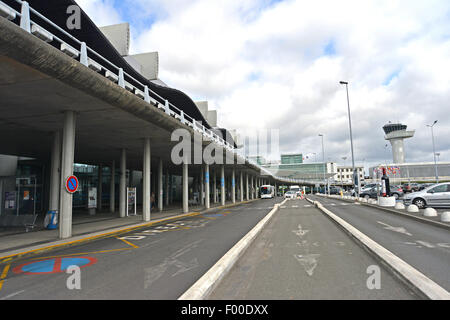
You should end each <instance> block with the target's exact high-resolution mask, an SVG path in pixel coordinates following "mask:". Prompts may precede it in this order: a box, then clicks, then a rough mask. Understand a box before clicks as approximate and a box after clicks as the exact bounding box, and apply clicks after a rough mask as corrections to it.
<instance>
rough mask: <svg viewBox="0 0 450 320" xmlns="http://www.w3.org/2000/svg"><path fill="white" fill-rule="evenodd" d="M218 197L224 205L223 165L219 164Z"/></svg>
mask: <svg viewBox="0 0 450 320" xmlns="http://www.w3.org/2000/svg"><path fill="white" fill-rule="evenodd" d="M220 188H221V189H220V199H221V203H222V205H223V206H224V205H225V166H224V165H223V164H222V165H220Z"/></svg>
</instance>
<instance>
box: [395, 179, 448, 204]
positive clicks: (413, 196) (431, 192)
mask: <svg viewBox="0 0 450 320" xmlns="http://www.w3.org/2000/svg"><path fill="white" fill-rule="evenodd" d="M403 202H404V203H405V205H410V204H415V205H416V206H418V207H419V208H420V209H423V208H425V207H450V183H448V182H447V183H438V184H434V185H432V186H429V187H428V188H425V189H423V190H421V191H417V192H413V193H409V194H407V195H405V197H404V198H403Z"/></svg>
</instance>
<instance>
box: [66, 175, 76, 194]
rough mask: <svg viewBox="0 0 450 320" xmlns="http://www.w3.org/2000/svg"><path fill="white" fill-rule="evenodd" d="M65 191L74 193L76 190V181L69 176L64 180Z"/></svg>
mask: <svg viewBox="0 0 450 320" xmlns="http://www.w3.org/2000/svg"><path fill="white" fill-rule="evenodd" d="M66 190H67V192H69V193H75V192H77V190H78V179H77V177H75V176H70V177H68V178H67V179H66Z"/></svg>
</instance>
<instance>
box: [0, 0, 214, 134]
mask: <svg viewBox="0 0 450 320" xmlns="http://www.w3.org/2000/svg"><path fill="white" fill-rule="evenodd" d="M4 2H6V3H7V4H8V5H9V6H11V7H13V8H15V9H16V10H17V11H19V12H20V6H19V5H18V3H17V2H15V1H14V0H4ZM28 3H29V4H30V6H31V7H32V8H33V9H35V10H36V11H38V12H39V13H41V14H42V15H43V16H45V17H46V18H47V19H49V20H51V21H52V22H53V23H54V24H56V25H58V26H59V27H60V28H62V29H63V30H65V31H66V32H68V33H69V34H71V35H72V36H73V37H75V38H76V39H78V40H80V41H84V42H86V45H87V46H88V47H90V48H91V49H93V50H94V51H96V52H97V53H98V54H100V55H102V56H103V57H104V58H106V59H107V60H109V61H110V62H111V63H113V64H115V65H116V66H118V67H120V68H122V69H123V70H124V72H126V73H128V74H129V75H130V76H132V77H133V78H135V79H136V80H138V81H139V82H141V83H142V84H144V85H147V86H148V87H149V89H150V90H152V91H154V92H156V93H157V94H158V95H160V96H161V97H163V98H164V99H167V100H169V101H170V102H171V103H172V104H173V105H175V106H176V107H177V108H179V109H181V110H183V112H184V113H185V114H187V115H189V116H191V117H192V118H194V119H196V120H197V121H201V122H202V123H203V125H204V126H205V127H207V128H208V129H210V128H211V127H210V125H209V123H208V122H207V121H206V119H205V118H204V117H203V115H202V114H201V112H200V111H199V109H198V108H197V106H196V104H195V103H194V102H193V101H192V100H191V98H189V96H187V95H186V94H185V93H183V92H181V91H180V90H177V89H173V88H168V87H164V86H160V85H157V84H155V83H153V82H151V81H149V80H147V79H146V78H145V77H143V76H142V75H141V74H140V73H138V72H137V71H136V70H134V68H133V67H131V66H130V65H129V64H128V63H127V62H126V61H125V59H124V58H123V57H122V56H121V55H120V53H119V52H118V51H117V50H116V49H115V48H114V46H113V45H112V44H111V43H110V42H109V40H108V39H107V38H106V37H105V36H104V34H103V33H102V32H101V31H100V29H99V28H98V27H97V26H96V25H95V24H94V23H93V22H92V20H91V19H90V18H89V16H88V15H87V14H86V13H85V12H84V11H83V10H81V29H79V30H77V29H74V30H70V29H68V28H67V19H68V18H69V16H70V14H67V13H66V11H67V8H68V7H69V6H71V5H77V3H76V2H75V1H74V0H45V1H42V0H28ZM31 19H32V20H33V21H36V22H37V23H38V24H40V25H41V26H43V27H44V28H47V26H48V24H47V23H45V22H42V20H40V19H39V18H38V17H36V16H34V15H32V16H31ZM41 22H42V23H41ZM49 31H51V32H52V33H53V34H55V35H56V36H58V37H59V38H61V39H63V40H64V41H66V42H67V43H68V44H70V45H71V46H73V47H74V48H77V49H79V48H78V47H79V45H78V44H77V43H76V42H74V41H73V40H71V39H70V38H69V37H67V36H65V35H64V34H62V33H61V32H59V31H57V30H56V29H49ZM94 58H95V57H94ZM94 60H97V59H94ZM98 62H102V61H98Z"/></svg>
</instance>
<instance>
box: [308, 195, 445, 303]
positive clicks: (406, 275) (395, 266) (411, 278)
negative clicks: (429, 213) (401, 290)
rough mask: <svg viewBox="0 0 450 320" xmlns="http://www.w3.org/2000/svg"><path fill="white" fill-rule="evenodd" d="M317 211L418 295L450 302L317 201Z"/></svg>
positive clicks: (420, 275) (421, 276)
mask: <svg viewBox="0 0 450 320" xmlns="http://www.w3.org/2000/svg"><path fill="white" fill-rule="evenodd" d="M307 200H308V201H309V202H310V203H313V204H314V205H315V206H316V207H317V208H318V209H319V210H321V211H322V212H324V213H325V214H326V215H327V216H328V217H329V218H330V219H332V220H334V221H335V222H336V223H337V224H338V225H339V226H340V227H341V228H342V229H344V231H345V232H347V233H348V234H349V235H350V236H351V237H353V238H354V239H355V240H356V241H357V242H358V243H360V244H361V245H362V246H363V247H364V248H366V249H367V250H368V251H369V252H370V253H372V254H373V255H374V256H375V257H377V258H378V259H379V260H381V262H382V263H383V264H385V265H386V266H387V267H388V268H389V269H390V270H391V271H392V272H393V273H394V274H395V275H396V276H397V277H398V278H399V279H400V280H402V281H403V282H404V283H406V285H408V286H409V287H410V288H411V289H413V290H414V291H415V292H416V293H418V294H419V295H421V296H423V297H426V298H428V299H431V300H450V293H449V292H448V291H447V290H445V289H444V288H442V287H441V286H439V285H438V284H437V283H435V282H434V281H433V280H431V279H429V278H428V277H427V276H425V275H424V274H423V273H421V272H420V271H418V270H417V269H415V268H413V267H412V266H411V265H409V264H408V263H406V262H405V261H403V260H402V259H400V258H399V257H397V256H396V255H394V254H393V253H392V252H390V251H389V250H387V249H386V248H384V247H382V246H381V245H379V244H378V243H377V242H375V241H373V240H372V239H371V238H369V237H368V236H366V235H365V234H364V233H362V232H361V231H359V230H358V229H356V228H355V227H353V226H352V225H351V224H349V223H348V222H346V221H344V220H343V219H341V218H339V217H338V216H336V215H335V214H334V213H333V212H331V211H330V210H328V209H326V208H324V207H323V206H322V204H321V203H320V202H319V201H312V200H310V199H307Z"/></svg>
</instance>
